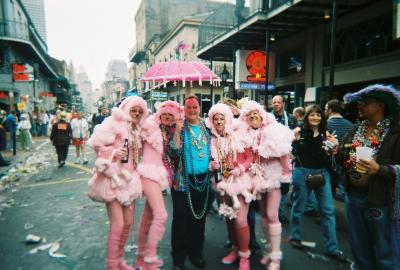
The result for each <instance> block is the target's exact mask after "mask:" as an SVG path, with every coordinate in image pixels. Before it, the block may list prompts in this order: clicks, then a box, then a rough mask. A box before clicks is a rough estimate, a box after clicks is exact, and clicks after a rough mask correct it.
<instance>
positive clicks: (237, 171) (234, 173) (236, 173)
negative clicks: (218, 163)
mask: <svg viewBox="0 0 400 270" xmlns="http://www.w3.org/2000/svg"><path fill="white" fill-rule="evenodd" d="M229 173H230V174H231V175H233V176H236V177H238V176H239V175H240V174H241V173H242V171H241V170H240V168H238V167H235V168H234V169H233V170H231V171H230V172H229Z"/></svg>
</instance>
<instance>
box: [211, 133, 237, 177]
mask: <svg viewBox="0 0 400 270" xmlns="http://www.w3.org/2000/svg"><path fill="white" fill-rule="evenodd" d="M220 138H221V137H217V138H216V140H215V143H216V148H217V153H218V159H219V164H220V168H221V173H222V175H223V176H224V177H225V178H228V177H229V171H230V170H232V169H233V161H234V152H233V150H232V142H231V138H230V136H229V139H228V142H227V144H225V147H228V149H224V151H222V149H221V142H220Z"/></svg>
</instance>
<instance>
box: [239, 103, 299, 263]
mask: <svg viewBox="0 0 400 270" xmlns="http://www.w3.org/2000/svg"><path fill="white" fill-rule="evenodd" d="M239 121H241V122H242V124H243V125H244V126H245V132H246V134H248V135H247V136H246V137H245V138H247V139H248V141H247V146H249V147H251V148H252V151H253V161H254V162H253V164H252V166H251V169H250V171H251V172H252V173H253V179H252V181H253V182H252V184H253V194H254V195H255V196H256V197H257V199H259V205H260V215H261V224H262V227H263V231H264V235H265V239H266V240H267V255H266V256H264V257H263V258H262V259H261V263H262V264H265V265H267V269H268V270H278V269H279V268H280V261H281V259H282V251H281V247H280V244H281V233H282V227H281V224H280V222H279V218H278V209H279V202H280V199H281V190H280V186H281V183H290V181H291V176H292V174H291V173H292V169H291V164H290V158H289V155H290V153H291V148H292V147H291V143H292V141H293V139H294V135H293V132H292V131H291V130H289V129H288V128H287V127H285V126H283V125H281V124H279V123H277V122H276V120H275V117H274V116H273V115H272V114H270V113H267V112H266V111H265V110H264V108H263V107H262V106H261V105H260V104H258V103H257V102H255V101H248V102H246V103H245V104H244V105H243V107H242V109H241V114H240V117H239Z"/></svg>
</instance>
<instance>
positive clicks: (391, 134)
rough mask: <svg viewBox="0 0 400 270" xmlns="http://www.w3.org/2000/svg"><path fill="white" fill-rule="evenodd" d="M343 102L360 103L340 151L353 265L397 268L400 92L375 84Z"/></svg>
mask: <svg viewBox="0 0 400 270" xmlns="http://www.w3.org/2000/svg"><path fill="white" fill-rule="evenodd" d="M344 100H345V101H346V102H358V108H359V113H360V116H361V117H362V119H363V120H362V122H361V123H360V125H358V126H356V127H355V128H354V129H353V130H352V131H350V132H349V133H348V134H347V135H346V136H345V137H344V139H343V142H342V144H341V146H340V151H339V157H340V160H342V161H343V162H344V167H345V187H346V191H347V193H346V198H345V204H346V214H347V219H348V223H349V224H348V225H349V232H350V234H349V235H350V244H351V248H352V252H353V255H354V260H355V263H356V265H357V267H358V269H361V270H383V269H385V270H394V269H400V262H399V254H400V252H399V250H400V237H399V228H400V226H399V220H400V209H399V208H400V206H399V200H400V198H399V190H400V189H399V181H400V154H399V153H400V126H399V108H400V92H399V91H398V90H396V89H395V88H393V87H392V86H387V85H380V84H375V85H371V86H368V87H366V88H364V89H362V90H360V91H358V92H356V93H349V94H347V95H345V96H344Z"/></svg>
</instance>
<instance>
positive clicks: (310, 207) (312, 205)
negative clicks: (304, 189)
mask: <svg viewBox="0 0 400 270" xmlns="http://www.w3.org/2000/svg"><path fill="white" fill-rule="evenodd" d="M304 211H305V212H317V211H318V201H317V197H316V196H315V192H314V191H311V192H310V195H309V196H308V200H307V204H306V208H305V209H304Z"/></svg>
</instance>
